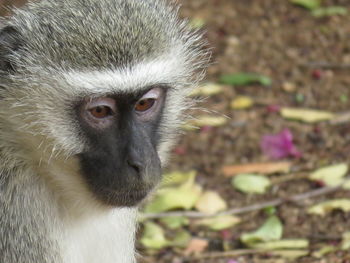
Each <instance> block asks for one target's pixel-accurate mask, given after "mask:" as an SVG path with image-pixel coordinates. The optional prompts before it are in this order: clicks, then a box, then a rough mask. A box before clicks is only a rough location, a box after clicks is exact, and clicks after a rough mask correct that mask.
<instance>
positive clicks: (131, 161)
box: [126, 157, 143, 177]
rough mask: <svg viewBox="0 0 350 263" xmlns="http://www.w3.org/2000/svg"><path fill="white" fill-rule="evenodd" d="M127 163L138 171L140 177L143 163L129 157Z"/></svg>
mask: <svg viewBox="0 0 350 263" xmlns="http://www.w3.org/2000/svg"><path fill="white" fill-rule="evenodd" d="M126 163H127V164H128V166H129V167H131V168H132V169H133V170H134V171H135V172H136V174H137V176H138V177H140V176H141V174H142V170H143V165H142V163H141V161H138V160H135V159H133V158H130V157H129V159H127V160H126Z"/></svg>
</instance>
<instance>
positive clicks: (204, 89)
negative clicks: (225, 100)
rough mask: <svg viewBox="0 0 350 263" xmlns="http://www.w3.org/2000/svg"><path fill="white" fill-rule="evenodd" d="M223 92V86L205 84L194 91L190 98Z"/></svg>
mask: <svg viewBox="0 0 350 263" xmlns="http://www.w3.org/2000/svg"><path fill="white" fill-rule="evenodd" d="M222 91H223V86H222V85H219V84H216V83H206V84H204V85H202V86H199V87H198V88H196V89H194V90H193V92H192V93H191V94H190V96H212V95H215V94H218V93H221V92H222Z"/></svg>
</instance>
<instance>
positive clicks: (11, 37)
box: [0, 26, 21, 73]
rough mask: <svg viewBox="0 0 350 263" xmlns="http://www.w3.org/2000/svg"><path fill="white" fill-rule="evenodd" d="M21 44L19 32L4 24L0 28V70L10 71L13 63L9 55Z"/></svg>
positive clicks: (13, 68) (12, 68) (12, 69)
mask: <svg viewBox="0 0 350 263" xmlns="http://www.w3.org/2000/svg"><path fill="white" fill-rule="evenodd" d="M20 46H21V36H20V33H19V32H18V31H17V30H16V29H15V28H14V27H12V26H5V27H2V28H1V29H0V71H1V72H2V73H4V72H12V71H14V70H15V65H14V63H13V62H12V60H11V55H12V54H13V52H14V51H16V50H18V49H19V48H20Z"/></svg>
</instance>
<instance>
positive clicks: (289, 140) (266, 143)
mask: <svg viewBox="0 0 350 263" xmlns="http://www.w3.org/2000/svg"><path fill="white" fill-rule="evenodd" d="M261 149H262V151H263V153H264V154H265V155H267V156H269V157H270V158H271V159H276V160H278V159H283V158H286V157H288V156H292V157H300V156H301V153H300V152H299V151H298V150H297V149H296V147H295V145H294V144H293V134H292V133H291V131H290V130H289V129H284V130H283V131H282V132H280V133H278V134H272V135H265V136H263V138H262V140H261Z"/></svg>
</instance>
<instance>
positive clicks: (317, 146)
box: [0, 0, 350, 263]
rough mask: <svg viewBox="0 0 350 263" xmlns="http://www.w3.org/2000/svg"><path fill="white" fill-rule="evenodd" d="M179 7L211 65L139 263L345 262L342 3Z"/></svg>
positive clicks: (349, 57)
mask: <svg viewBox="0 0 350 263" xmlns="http://www.w3.org/2000/svg"><path fill="white" fill-rule="evenodd" d="M23 2H25V1H21V0H18V1H4V0H3V1H0V4H1V5H2V7H1V9H0V12H1V14H2V15H5V14H7V13H8V12H7V9H6V8H4V6H6V5H8V4H16V5H21V4H23ZM179 2H180V4H181V5H182V7H181V9H180V14H181V16H182V17H186V18H188V19H189V22H190V25H191V26H192V27H193V28H194V29H197V30H201V31H203V32H205V34H204V35H205V39H207V40H208V46H209V47H211V48H212V52H213V56H212V59H211V64H210V66H209V68H208V74H207V77H206V79H205V80H204V81H203V83H202V84H201V85H200V87H199V88H198V89H197V90H196V92H194V94H193V97H194V98H199V99H200V100H201V102H200V103H199V106H198V109H194V110H193V111H192V112H191V113H190V114H191V116H193V118H192V119H190V121H189V122H188V123H187V124H186V125H184V127H183V130H184V135H183V136H182V137H181V139H180V141H179V143H178V145H177V147H176V148H175V149H174V151H173V155H172V158H171V161H170V164H169V166H168V168H167V170H166V171H165V173H166V174H165V179H164V182H163V184H162V186H161V189H160V191H159V192H158V193H157V194H155V196H154V198H153V201H152V202H151V203H150V204H147V205H145V207H144V208H143V211H144V212H143V215H142V216H141V218H140V221H141V224H140V231H139V243H138V248H139V250H140V252H141V254H142V255H143V256H142V257H140V262H144V263H147V262H164V263H167V262H171V263H192V262H208V263H214V262H215V263H248V262H249V263H251V262H254V263H255V262H258V263H260V262H261V263H262V262H264V263H268V262H271V263H272V262H274V263H284V262H325V263H327V262H332V263H338V262H339V263H340V262H341V263H346V262H350V253H349V249H350V232H349V231H350V214H349V211H350V192H349V190H348V189H350V184H349V183H348V181H347V180H348V176H349V172H348V170H349V169H348V167H349V164H350V158H349V155H350V1H349V0H284V1H281V0H186V1H185V0H180V1H179ZM203 98H205V99H204V100H203Z"/></svg>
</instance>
